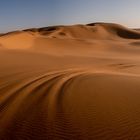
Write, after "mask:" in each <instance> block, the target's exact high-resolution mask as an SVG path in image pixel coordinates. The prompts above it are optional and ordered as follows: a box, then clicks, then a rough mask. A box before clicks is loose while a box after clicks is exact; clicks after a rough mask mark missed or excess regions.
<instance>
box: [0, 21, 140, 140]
mask: <svg viewBox="0 0 140 140" xmlns="http://www.w3.org/2000/svg"><path fill="white" fill-rule="evenodd" d="M0 140H140V31H139V30H136V29H135V30H133V29H128V28H126V27H123V26H122V25H118V24H114V23H91V24H87V25H80V24H79V25H71V26H52V27H44V28H33V29H26V30H23V31H15V32H10V33H6V34H0Z"/></svg>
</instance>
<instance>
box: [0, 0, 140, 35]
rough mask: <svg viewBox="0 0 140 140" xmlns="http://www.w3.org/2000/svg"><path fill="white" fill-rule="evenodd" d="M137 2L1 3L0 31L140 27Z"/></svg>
mask: <svg viewBox="0 0 140 140" xmlns="http://www.w3.org/2000/svg"><path fill="white" fill-rule="evenodd" d="M139 14H140V0H0V32H8V31H13V30H20V29H26V28H33V27H45V26H51V25H70V24H85V23H91V22H113V23H119V24H123V25H125V26H128V27H133V28H140V16H139Z"/></svg>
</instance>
